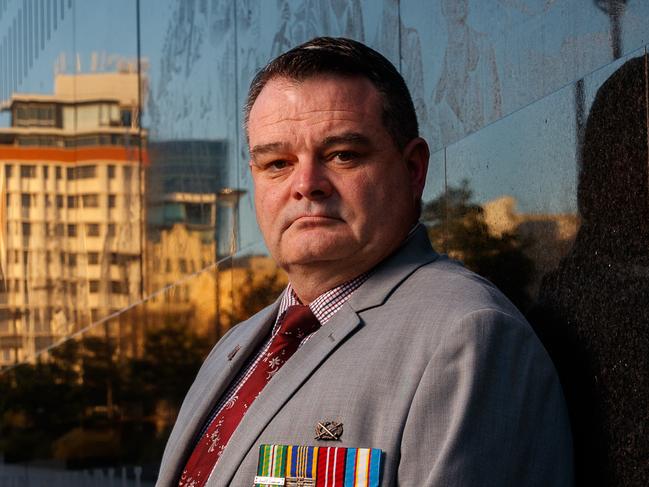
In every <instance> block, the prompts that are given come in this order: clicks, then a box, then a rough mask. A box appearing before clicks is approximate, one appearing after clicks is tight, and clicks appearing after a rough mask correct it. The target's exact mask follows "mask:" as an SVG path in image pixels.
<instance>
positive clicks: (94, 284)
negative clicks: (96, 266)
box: [88, 280, 99, 293]
mask: <svg viewBox="0 0 649 487" xmlns="http://www.w3.org/2000/svg"><path fill="white" fill-rule="evenodd" d="M88 291H89V292H91V293H98V292H99V281H95V280H90V281H88Z"/></svg>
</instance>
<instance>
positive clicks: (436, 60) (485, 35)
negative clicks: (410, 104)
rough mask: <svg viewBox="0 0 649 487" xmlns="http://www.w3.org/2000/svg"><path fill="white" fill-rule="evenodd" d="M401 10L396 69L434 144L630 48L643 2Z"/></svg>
mask: <svg viewBox="0 0 649 487" xmlns="http://www.w3.org/2000/svg"><path fill="white" fill-rule="evenodd" d="M400 12H401V19H402V22H403V24H402V31H401V42H402V47H401V50H402V67H404V68H405V67H407V66H409V65H410V69H403V71H404V72H405V73H406V75H408V73H409V74H410V76H413V77H415V79H411V80H409V81H410V84H411V87H412V89H413V94H414V97H415V99H418V100H419V101H418V108H419V109H420V110H421V111H422V112H423V111H424V108H425V111H426V115H425V116H424V117H423V119H422V125H423V126H424V127H425V129H426V130H425V133H427V134H429V137H430V138H431V141H432V145H433V148H434V149H437V148H439V147H441V146H445V145H448V144H451V143H453V142H455V141H457V140H458V139H460V138H462V137H463V136H465V135H467V134H469V133H472V132H475V131H476V130H478V129H480V128H482V127H483V126H485V125H486V124H488V123H490V122H493V121H495V120H497V119H498V118H500V117H502V116H504V115H507V114H509V113H512V112H513V111H515V110H517V109H519V108H521V107H523V106H525V105H527V104H529V103H531V102H533V101H534V100H537V99H539V98H542V97H543V96H545V95H548V94H550V93H552V92H554V91H556V90H558V89H559V88H561V87H562V86H564V85H565V84H567V83H571V82H574V81H576V80H578V79H579V78H581V77H582V76H584V75H586V74H588V73H590V72H591V71H594V70H596V69H598V68H599V67H600V66H602V65H604V64H607V63H608V62H610V61H611V60H613V59H615V58H618V57H620V56H622V55H624V54H627V53H629V52H631V51H633V50H635V49H637V48H639V47H640V46H642V44H643V43H645V42H646V40H647V37H646V28H645V26H646V25H647V20H648V19H649V6H648V5H647V3H646V2H619V1H597V2H595V1H593V2H581V1H575V0H566V1H557V2H555V1H542V0H525V1H499V2H476V1H469V0H462V1H457V2H456V1H446V0H443V1H430V0H404V1H402V2H401V3H400ZM420 59H421V61H420ZM420 62H421V63H423V65H424V69H423V82H421V83H420V82H419V81H418V80H417V79H416V77H417V76H418V75H416V73H417V72H418V71H417V69H416V68H413V66H417V65H418V64H419V63H420ZM420 85H421V89H420V88H419V86H420ZM418 90H421V91H420V92H419V93H418Z"/></svg>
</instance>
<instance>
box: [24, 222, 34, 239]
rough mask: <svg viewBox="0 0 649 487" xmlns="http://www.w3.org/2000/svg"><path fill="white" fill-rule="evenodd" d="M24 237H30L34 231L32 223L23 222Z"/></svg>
mask: <svg viewBox="0 0 649 487" xmlns="http://www.w3.org/2000/svg"><path fill="white" fill-rule="evenodd" d="M22 227H23V237H29V236H30V235H31V233H32V226H31V224H30V223H23V225H22Z"/></svg>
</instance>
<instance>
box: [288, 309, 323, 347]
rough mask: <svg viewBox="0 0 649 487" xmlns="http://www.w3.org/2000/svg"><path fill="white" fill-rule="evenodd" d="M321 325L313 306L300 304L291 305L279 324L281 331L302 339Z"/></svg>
mask: <svg viewBox="0 0 649 487" xmlns="http://www.w3.org/2000/svg"><path fill="white" fill-rule="evenodd" d="M319 327H320V322H319V321H318V318H316V317H315V315H314V314H313V311H311V308H309V307H308V306H304V305H301V304H299V305H295V306H291V307H289V308H288V309H287V310H286V311H285V312H284V316H283V317H282V320H281V323H280V325H279V333H281V334H282V335H285V336H287V337H289V336H290V337H294V338H297V339H300V340H301V339H302V338H304V337H305V336H307V335H310V334H311V333H313V332H314V331H316V330H317V329H318V328H319Z"/></svg>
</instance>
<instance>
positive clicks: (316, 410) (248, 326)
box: [157, 227, 572, 487]
mask: <svg viewBox="0 0 649 487" xmlns="http://www.w3.org/2000/svg"><path fill="white" fill-rule="evenodd" d="M278 305H279V300H278V301H277V302H275V303H274V304H273V305H271V306H269V307H267V308H266V309H264V310H262V311H261V312H259V313H258V314H256V315H255V316H253V317H252V318H250V319H249V320H247V321H245V322H243V323H241V324H239V325H238V326H236V327H234V328H233V329H232V330H231V331H230V332H228V334H227V335H226V336H224V337H223V339H221V341H219V343H218V344H217V345H216V346H215V347H214V349H213V350H212V352H211V353H210V355H209V356H208V358H207V359H206V361H205V363H204V364H203V367H202V368H201V370H200V372H199V373H198V376H197V377H196V381H195V382H194V384H193V385H192V387H191V389H190V390H189V392H188V394H187V397H186V398H185V401H184V403H183V405H182V408H181V410H180V413H179V416H178V419H177V422H176V425H175V427H174V429H173V432H172V434H171V437H170V438H169V442H168V444H167V447H166V450H165V453H164V457H163V459H162V466H161V469H160V475H159V479H158V483H157V485H158V486H168V485H174V482H175V481H177V479H178V475H179V473H180V471H181V470H182V468H183V466H184V461H185V459H186V458H187V455H188V454H189V452H190V450H191V448H192V447H193V441H194V438H195V435H196V432H197V431H198V430H199V429H200V428H201V427H202V426H203V424H204V423H205V421H206V418H207V416H208V414H209V412H210V411H211V409H212V407H213V406H214V404H215V402H216V401H217V400H218V399H219V397H220V396H221V394H223V392H224V391H225V390H226V388H227V386H228V385H229V383H230V381H231V380H232V379H233V378H234V377H235V376H236V374H237V372H238V371H239V370H240V369H241V367H242V366H243V365H244V364H245V362H246V360H247V359H248V358H249V357H250V355H251V354H252V353H254V351H255V350H256V349H257V348H258V346H259V345H260V344H261V343H262V342H263V340H264V338H265V337H266V336H267V335H268V333H269V331H270V329H271V327H272V325H273V322H274V319H275V315H276V312H277V308H278ZM237 347H239V351H238V352H237V353H236V355H234V357H233V358H232V359H231V360H230V359H229V357H228V356H230V357H231V354H232V353H233V350H236V349H237ZM329 420H334V421H338V422H342V423H343V425H344V433H343V435H342V438H341V441H339V442H323V441H317V440H314V428H315V425H316V424H317V423H318V422H319V421H329ZM264 443H271V444H273V443H274V444H296V445H321V446H348V447H360V448H370V447H371V448H380V449H381V450H383V452H384V456H383V462H384V466H383V473H382V482H381V485H384V486H388V485H401V486H407V487H418V486H499V487H502V486H543V487H548V486H553V487H558V486H567V485H572V445H571V437H570V428H569V424H568V420H567V415H566V409H565V404H564V399H563V395H562V391H561V387H560V385H559V381H558V379H557V375H556V373H555V370H554V368H553V366H552V363H551V361H550V359H549V358H548V355H547V354H546V352H545V350H544V349H543V347H542V345H541V344H540V342H539V341H538V339H537V337H536V336H535V335H534V333H533V332H532V330H531V328H530V326H529V324H528V323H527V322H526V321H525V319H524V318H523V317H522V316H521V314H520V313H519V312H518V310H517V309H516V308H515V307H514V306H513V305H512V304H511V303H510V302H509V301H508V300H507V299H506V298H505V297H504V296H503V295H502V294H501V293H500V292H499V291H498V290H497V289H496V288H495V287H494V286H493V285H492V284H490V283H489V282H488V281H486V280H484V279H482V278H480V277H478V276H477V275H475V274H473V273H471V272H470V271H468V270H466V269H464V268H463V267H462V266H461V265H460V264H458V263H456V262H453V261H450V260H448V259H447V258H446V257H444V256H440V255H438V254H436V253H435V252H434V251H433V249H432V248H431V246H430V242H429V240H428V237H427V234H426V230H425V229H424V228H423V227H421V228H419V229H417V230H416V231H415V232H414V234H413V235H412V236H411V237H410V238H409V239H408V240H407V241H406V243H405V244H404V245H403V246H402V248H401V249H400V250H398V251H397V252H396V253H395V254H394V255H392V256H391V257H390V258H388V259H387V260H386V261H384V262H383V263H382V264H380V265H379V267H378V268H377V269H376V270H375V271H374V273H373V274H372V276H371V277H370V278H369V279H368V280H367V281H366V282H365V283H364V284H363V285H362V286H361V287H360V288H359V289H358V290H357V291H356V292H355V293H354V295H353V296H352V297H351V299H350V300H349V301H347V303H346V304H345V305H344V306H343V308H342V309H341V310H340V311H338V312H337V313H336V314H335V315H334V316H333V317H332V318H331V320H330V321H329V322H328V323H327V324H326V325H325V326H324V327H322V328H321V329H320V330H319V331H317V332H316V334H315V335H314V336H313V337H312V338H311V339H310V340H309V341H308V342H307V343H306V344H305V345H304V346H302V347H301V348H300V349H299V350H298V351H297V352H296V353H295V355H294V356H293V357H292V358H291V359H290V360H289V361H288V362H287V363H286V364H285V365H284V367H282V369H281V370H280V371H279V372H278V373H277V374H276V375H275V376H274V377H273V379H272V380H271V381H270V382H269V384H268V385H267V386H266V388H265V389H264V390H263V391H262V393H261V395H260V396H259V398H258V399H257V400H256V401H255V402H254V403H253V404H252V406H251V407H250V409H249V410H248V412H247V413H246V416H245V417H244V418H243V420H242V422H241V423H240V425H239V427H238V429H237V430H236V432H235V433H234V435H233V436H232V438H231V440H230V442H229V444H228V446H227V447H226V449H225V451H224V452H223V456H222V457H221V459H220V460H219V463H218V465H217V467H216V469H215V471H214V472H213V474H212V476H211V477H210V480H209V482H208V485H209V486H211V487H217V486H227V485H232V486H236V487H239V486H242V487H243V486H251V485H252V484H253V479H254V476H255V474H256V466H257V460H258V452H259V445H260V444H264Z"/></svg>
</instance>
